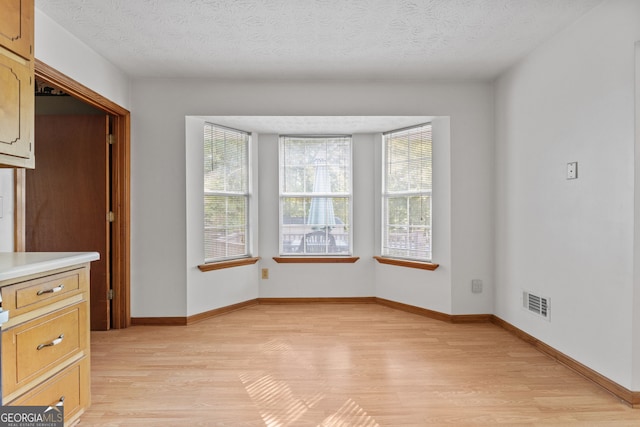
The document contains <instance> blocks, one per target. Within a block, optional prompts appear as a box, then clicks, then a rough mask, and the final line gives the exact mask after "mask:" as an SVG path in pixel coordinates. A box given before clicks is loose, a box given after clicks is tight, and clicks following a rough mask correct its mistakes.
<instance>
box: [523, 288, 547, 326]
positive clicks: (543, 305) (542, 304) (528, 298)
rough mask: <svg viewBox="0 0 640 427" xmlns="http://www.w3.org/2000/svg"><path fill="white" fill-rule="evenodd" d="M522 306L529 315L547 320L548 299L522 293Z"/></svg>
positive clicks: (525, 292)
mask: <svg viewBox="0 0 640 427" xmlns="http://www.w3.org/2000/svg"><path fill="white" fill-rule="evenodd" d="M522 306H523V307H524V309H525V310H527V311H529V312H530V313H533V314H535V315H538V316H540V317H542V318H544V319H547V320H549V309H550V300H549V298H547V297H541V296H540V295H536V294H532V293H531V292H527V291H524V292H522Z"/></svg>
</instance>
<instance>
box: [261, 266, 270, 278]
mask: <svg viewBox="0 0 640 427" xmlns="http://www.w3.org/2000/svg"><path fill="white" fill-rule="evenodd" d="M262 278H263V279H268V278H269V269H268V268H263V269H262Z"/></svg>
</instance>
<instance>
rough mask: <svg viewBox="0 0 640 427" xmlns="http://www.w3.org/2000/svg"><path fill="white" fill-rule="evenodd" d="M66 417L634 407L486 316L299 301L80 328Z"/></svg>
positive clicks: (615, 418) (515, 420) (525, 414)
mask: <svg viewBox="0 0 640 427" xmlns="http://www.w3.org/2000/svg"><path fill="white" fill-rule="evenodd" d="M79 425H81V426H156V425H171V426H174V425H175V426H180V425H189V426H265V425H266V426H371V427H373V426H431V425H435V426H438V425H456V426H466V425H469V426H473V425H484V426H494V425H510V426H511V425H536V426H537V425H544V426H550V425H551V426H553V425H557V426H566V425H575V426H578V425H580V426H581V425H593V426H601V425H602V426H633V425H640V410H638V409H635V410H634V409H632V408H630V407H629V406H627V405H626V404H624V403H622V402H620V401H619V400H618V399H616V398H615V397H614V396H613V395H611V394H609V393H607V392H606V391H604V390H603V389H602V388H600V387H598V386H596V385H595V384H593V383H591V382H590V381H588V380H586V379H584V378H582V377H581V376H579V375H578V374H576V373H575V372H573V371H571V370H569V369H568V368H566V367H564V366H563V365H561V364H559V363H558V362H556V361H555V360H553V359H552V358H551V357H549V356H546V355H545V354H543V353H541V352H539V351H538V350H536V349H535V348H534V347H533V346H531V345H529V344H527V343H525V342H523V341H522V340H520V339H518V338H517V337H515V336H513V335H512V334H510V333H508V332H507V331H505V330H503V329H502V328H500V327H498V326H496V325H493V324H490V323H483V324H451V323H447V322H442V321H438V320H434V319H429V318H427V317H423V316H419V315H415V314H412V313H407V312H402V311H399V310H395V309H393V308H390V307H385V306H381V305H378V304H323V303H317V304H309V303H305V304H287V305H254V306H251V307H247V308H245V309H242V310H238V311H235V312H232V313H229V314H225V315H223V316H218V317H215V318H210V319H207V320H204V321H202V322H199V323H196V324H193V325H190V326H133V327H131V328H128V329H120V330H113V331H109V332H92V406H91V407H90V408H89V409H88V410H87V412H85V414H83V416H82V417H81V419H80V423H79Z"/></svg>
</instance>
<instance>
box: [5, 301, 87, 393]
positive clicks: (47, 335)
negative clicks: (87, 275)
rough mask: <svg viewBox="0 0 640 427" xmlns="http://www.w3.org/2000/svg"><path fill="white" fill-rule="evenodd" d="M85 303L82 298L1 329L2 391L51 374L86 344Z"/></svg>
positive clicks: (8, 391) (14, 388)
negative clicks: (77, 301)
mask: <svg viewBox="0 0 640 427" xmlns="http://www.w3.org/2000/svg"><path fill="white" fill-rule="evenodd" d="M87 333H88V331H87V303H86V302H82V303H79V304H76V305H73V306H70V307H67V308H65V309H62V310H58V311H56V312H53V313H51V314H49V315H47V316H43V317H40V318H37V319H35V320H32V321H30V322H26V323H24V324H22V325H20V326H17V327H14V328H10V329H8V330H6V331H3V333H2V365H3V368H6V369H5V371H6V372H3V375H2V384H3V393H4V394H5V395H7V394H10V393H12V392H14V391H15V390H17V389H18V388H20V387H22V386H24V385H27V384H29V383H30V382H32V381H35V380H39V379H40V378H41V377H42V376H46V375H49V376H50V375H52V374H53V373H55V371H56V370H60V369H61V368H62V367H64V365H65V362H69V361H70V360H72V358H73V357H74V356H79V355H81V354H82V352H83V350H85V349H86V348H87V344H88V343H87V339H86V335H87Z"/></svg>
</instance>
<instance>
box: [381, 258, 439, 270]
mask: <svg viewBox="0 0 640 427" xmlns="http://www.w3.org/2000/svg"><path fill="white" fill-rule="evenodd" d="M373 258H375V259H376V260H377V261H378V262H379V263H380V264H389V265H397V266H399V267H409V268H419V269H422V270H431V271H433V270H435V269H436V268H438V267H440V264H434V263H432V262H424V261H409V260H406V259H398V258H387V257H381V256H374V257H373Z"/></svg>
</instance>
